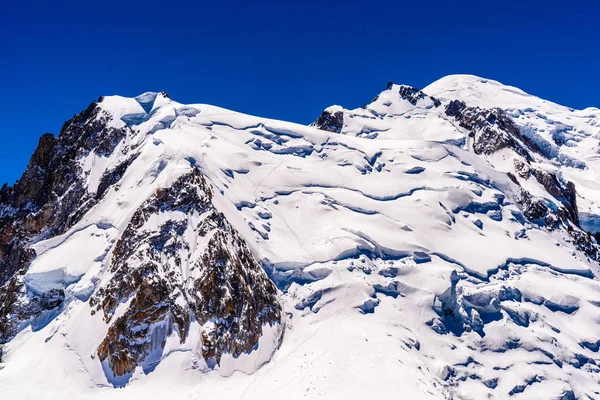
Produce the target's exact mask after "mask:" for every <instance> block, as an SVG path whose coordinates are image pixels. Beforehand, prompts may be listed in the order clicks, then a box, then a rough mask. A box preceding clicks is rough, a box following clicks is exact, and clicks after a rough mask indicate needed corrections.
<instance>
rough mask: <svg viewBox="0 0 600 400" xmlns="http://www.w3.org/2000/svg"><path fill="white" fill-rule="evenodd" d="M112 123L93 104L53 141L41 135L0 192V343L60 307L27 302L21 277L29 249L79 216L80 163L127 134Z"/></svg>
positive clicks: (83, 193)
mask: <svg viewBox="0 0 600 400" xmlns="http://www.w3.org/2000/svg"><path fill="white" fill-rule="evenodd" d="M111 119H112V117H111V115H110V114H108V113H107V112H105V111H104V110H102V108H101V107H99V105H98V103H96V102H93V103H92V104H90V106H89V107H88V108H87V109H86V110H84V111H83V112H81V113H80V114H77V115H75V116H74V117H73V118H72V119H70V120H68V121H67V122H65V123H64V125H63V127H62V129H61V131H60V134H59V135H58V137H57V138H56V137H54V136H53V135H52V134H49V133H48V134H45V135H43V136H42V137H41V138H40V141H39V144H38V147H37V148H36V150H35V152H34V153H33V156H32V157H31V160H30V162H29V165H28V167H27V169H26V171H25V172H24V173H23V176H22V177H21V178H20V179H19V180H18V181H17V182H16V183H15V184H14V186H13V187H10V186H8V185H4V186H3V187H2V189H1V190H0V343H2V342H4V341H6V340H9V339H10V338H11V337H12V336H13V335H14V334H15V333H16V330H17V328H18V326H19V325H20V323H21V322H23V321H26V320H28V319H30V318H33V317H35V316H37V315H39V314H40V313H41V312H43V311H44V310H48V309H52V308H56V307H58V306H59V305H60V304H61V303H62V300H61V301H54V300H53V301H45V300H44V299H45V297H44V296H46V294H36V295H35V296H33V297H31V298H28V295H27V293H26V290H25V288H24V286H23V275H24V273H25V271H26V269H27V267H28V266H29V263H30V262H31V260H32V259H33V258H34V257H35V252H34V251H33V250H32V249H30V245H31V244H32V243H35V242H36V241H38V240H42V239H46V238H49V237H52V236H55V235H59V234H61V233H63V232H65V231H66V230H67V229H68V228H70V227H71V226H72V225H73V224H74V223H76V222H77V220H78V218H80V217H81V216H82V215H83V214H84V213H83V212H79V213H78V212H77V211H78V209H79V208H80V207H82V205H84V204H85V203H86V199H87V198H88V197H89V196H91V195H90V194H89V193H88V190H87V188H86V186H85V182H84V176H83V174H82V171H81V166H80V163H79V161H80V160H81V159H82V158H83V157H85V156H87V155H88V154H90V153H91V152H94V153H96V154H97V155H98V156H108V155H110V154H112V152H113V151H114V149H115V147H116V146H117V144H118V143H119V142H120V141H121V140H122V139H123V138H124V137H125V136H126V135H127V133H128V129H126V128H123V129H118V128H114V127H112V126H111V125H110V124H109V122H110V121H111ZM40 296H41V297H40ZM51 297H52V298H53V299H58V298H60V296H58V295H56V294H51ZM36 299H37V300H36ZM38 300H39V301H38Z"/></svg>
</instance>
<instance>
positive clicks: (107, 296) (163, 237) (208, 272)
mask: <svg viewBox="0 0 600 400" xmlns="http://www.w3.org/2000/svg"><path fill="white" fill-rule="evenodd" d="M166 213H168V214H169V215H179V218H177V219H168V220H167V221H166V222H163V223H161V224H160V226H154V227H152V226H147V225H146V222H147V221H149V220H151V219H152V218H155V219H157V220H161V221H162V220H163V219H164V216H165V215H166ZM161 216H163V217H161ZM183 271H186V272H183ZM110 272H111V273H113V274H114V275H113V277H112V279H111V280H110V281H109V282H108V283H107V284H106V285H105V286H103V287H101V288H100V289H99V290H98V291H97V292H96V294H95V295H94V296H93V297H92V298H91V299H90V305H91V306H92V308H93V310H92V313H95V312H98V311H101V312H102V313H103V316H104V320H105V321H106V322H107V323H109V322H112V324H111V326H110V328H109V330H108V333H107V335H106V337H105V338H104V340H103V341H102V343H101V344H100V346H99V347H98V355H99V357H100V360H102V361H104V360H108V365H109V366H110V368H111V369H112V370H113V372H114V373H115V374H116V375H124V374H127V373H129V372H132V371H133V370H134V369H135V368H136V367H137V366H138V365H141V364H143V362H144V361H145V360H146V358H147V357H148V355H149V354H150V353H151V352H153V351H156V350H157V349H159V350H160V349H162V347H163V346H164V343H165V340H166V337H167V336H168V334H170V333H171V332H172V331H173V330H176V331H177V332H178V335H179V338H180V341H181V343H183V342H185V341H186V339H187V338H188V335H189V332H190V324H191V323H192V321H196V322H197V323H198V324H200V325H201V326H203V328H202V333H201V337H200V338H197V339H198V340H199V341H200V342H201V343H202V356H203V357H204V358H205V359H206V360H211V359H212V360H214V361H215V362H216V363H219V362H220V358H221V356H222V355H223V354H225V353H228V354H231V355H233V356H238V355H240V354H241V353H244V352H248V351H250V350H251V349H252V348H254V346H256V344H257V343H258V339H259V337H260V336H261V334H262V327H263V325H264V324H271V325H272V324H276V323H278V322H279V321H280V319H281V307H280V305H279V302H278V300H277V290H276V288H275V286H274V285H273V283H272V282H271V281H270V280H269V278H268V277H267V275H266V273H265V272H264V270H263V269H262V267H261V265H260V264H259V263H258V262H257V261H256V260H255V258H254V256H253V255H252V253H251V252H250V251H249V249H248V247H247V246H246V243H245V242H244V240H243V239H242V238H241V236H240V235H239V234H238V233H237V232H236V231H235V229H234V228H233V227H232V226H231V225H230V224H229V223H228V222H227V220H226V219H225V217H224V216H223V214H221V213H219V212H218V211H217V210H216V209H215V208H214V206H213V205H212V192H211V190H210V188H209V186H208V184H207V182H206V180H205V178H204V176H203V175H202V174H201V173H200V172H199V171H198V170H197V169H194V170H193V171H192V172H190V173H189V174H186V175H184V176H182V177H180V178H179V179H178V180H177V181H176V182H175V183H174V184H173V185H172V186H171V187H169V188H166V189H159V190H157V191H156V193H155V194H154V195H153V196H152V197H150V198H149V199H148V200H147V201H146V202H145V203H144V204H143V205H142V206H141V207H140V208H139V209H138V210H137V211H136V212H135V214H134V215H133V217H132V219H131V221H130V223H129V226H128V227H127V229H126V230H125V232H124V233H123V234H122V236H121V238H120V239H119V241H118V242H117V244H116V246H115V249H114V252H113V256H112V262H111V267H110ZM128 298H133V300H132V301H131V303H130V305H129V307H128V309H127V310H126V311H125V313H124V314H123V315H122V316H120V317H119V318H116V320H113V314H114V312H115V310H116V308H117V307H118V306H119V304H121V303H122V302H123V301H125V300H126V299H128Z"/></svg>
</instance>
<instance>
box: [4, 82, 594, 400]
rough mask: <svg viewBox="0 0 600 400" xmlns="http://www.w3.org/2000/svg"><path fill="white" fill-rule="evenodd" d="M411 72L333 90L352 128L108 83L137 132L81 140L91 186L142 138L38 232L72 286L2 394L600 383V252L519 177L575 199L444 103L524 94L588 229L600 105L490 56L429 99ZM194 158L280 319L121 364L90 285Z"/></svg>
mask: <svg viewBox="0 0 600 400" xmlns="http://www.w3.org/2000/svg"><path fill="white" fill-rule="evenodd" d="M403 88H406V87H404V86H398V85H391V86H390V87H388V89H387V90H386V91H384V92H382V93H381V94H380V95H379V96H378V97H377V98H376V99H375V100H374V101H373V102H372V103H370V104H369V105H367V106H366V108H364V109H356V110H345V109H343V108H341V107H339V106H335V107H331V108H329V109H328V110H326V111H328V112H329V113H330V114H331V115H333V114H335V113H341V114H340V115H341V117H340V118H341V119H343V124H342V125H341V126H339V132H335V131H333V132H332V131H327V130H321V129H317V127H314V126H311V127H306V126H302V125H298V124H293V123H289V122H283V121H276V120H270V119H265V118H259V117H253V116H248V115H244V114H240V113H236V112H233V111H229V110H225V109H222V108H218V107H214V106H210V105H204V104H191V105H183V104H179V103H177V102H176V101H173V100H171V99H169V98H168V97H167V96H165V95H163V94H158V93H145V94H143V95H141V96H138V97H136V98H123V97H119V96H108V97H105V98H103V100H102V101H101V102H100V103H99V106H100V107H101V108H102V109H103V110H104V111H106V112H107V113H109V114H110V115H111V116H112V119H111V121H110V124H111V126H113V127H115V128H123V127H128V129H130V130H131V132H130V133H129V134H128V136H127V137H126V138H124V139H123V140H122V141H121V142H120V143H119V145H118V146H117V147H116V149H115V150H114V151H113V152H112V153H111V154H110V155H108V156H104V155H98V154H97V153H94V152H92V153H90V154H89V155H87V156H86V157H82V158H81V159H80V161H79V162H80V165H81V171H83V172H82V173H83V174H84V176H85V179H86V182H87V190H88V191H89V192H90V193H97V192H98V190H99V186H100V184H101V180H102V176H103V175H104V174H105V172H106V171H110V170H111V169H114V168H116V167H118V166H119V165H122V163H123V160H125V159H128V158H129V157H131V156H132V155H133V154H135V157H134V158H133V160H132V161H130V162H129V164H128V165H127V166H126V170H125V172H124V173H123V174H122V175H121V176H120V179H119V181H118V183H117V184H115V185H113V186H110V187H109V188H108V189H107V191H106V193H105V194H104V196H103V197H102V198H101V199H100V200H99V201H98V202H97V204H95V205H94V206H93V207H92V208H90V209H89V211H87V212H86V214H85V215H84V216H83V218H81V220H79V222H77V223H75V224H74V225H73V226H72V227H70V228H69V229H68V230H67V231H66V232H64V233H63V234H61V235H58V236H55V237H51V238H48V239H45V240H41V241H38V242H36V243H35V244H34V245H33V248H34V250H35V251H36V254H37V256H36V258H35V259H34V260H33V262H32V263H31V266H30V267H29V269H28V270H27V272H26V274H25V276H24V281H25V285H26V287H27V291H28V293H29V294H30V295H32V294H34V293H41V292H44V291H48V290H51V289H61V290H64V291H65V301H64V304H63V305H62V306H61V307H59V308H58V309H55V310H53V311H50V312H47V313H45V314H43V315H42V316H41V317H39V318H37V319H35V320H33V321H29V322H28V323H26V324H24V325H23V326H22V327H21V330H20V331H19V333H18V334H17V335H16V337H14V339H12V340H11V341H9V342H8V343H7V344H5V345H4V347H3V358H2V363H1V364H0V393H3V395H5V396H6V398H11V399H12V398H14V399H21V398H22V399H27V398H37V397H40V396H43V397H44V398H49V399H52V398H65V396H69V397H72V398H82V399H84V398H85V399H87V398H89V399H96V398H108V397H110V398H115V399H119V398H124V399H125V398H147V399H153V398H157V399H158V398H164V397H169V398H198V399H200V398H204V397H206V396H211V395H212V396H214V395H217V396H218V397H219V398H232V399H238V398H245V399H263V398H275V397H285V398H317V397H319V396H320V397H325V398H365V397H375V398H379V397H384V396H394V397H399V396H401V397H406V398H419V399H420V398H423V399H426V398H432V399H433V398H440V399H444V398H460V399H469V398H472V399H480V398H498V399H501V398H508V397H514V398H515V399H527V398H531V399H533V398H557V399H559V398H562V399H570V398H600V380H599V378H598V376H599V375H598V373H599V372H600V368H599V367H598V365H597V364H598V363H599V362H600V357H599V356H598V350H599V346H600V319H598V312H599V311H600V309H599V307H600V281H598V276H599V274H600V267H599V264H598V262H597V261H596V260H594V259H593V258H592V257H590V255H589V254H588V253H586V252H585V251H583V250H582V249H581V248H578V247H577V246H576V245H575V244H574V242H573V237H572V236H571V234H570V231H568V229H567V227H566V225H564V226H563V225H560V226H559V227H558V228H556V229H550V228H548V227H545V226H543V225H539V224H536V223H533V222H532V221H530V220H528V217H527V216H526V215H524V210H523V207H522V203H521V202H520V197H519V196H520V195H521V194H520V193H521V187H523V188H525V189H527V190H528V191H529V192H530V193H531V194H532V195H534V196H537V197H540V198H543V199H545V201H547V202H548V204H553V205H554V206H553V207H555V208H557V207H560V204H561V203H560V199H556V198H555V197H553V196H552V195H551V194H549V193H548V192H547V190H546V189H545V187H544V186H543V185H542V184H540V183H539V182H537V181H535V179H534V178H532V177H531V178H529V179H526V178H522V177H517V178H515V179H516V182H515V180H513V179H511V177H510V176H509V175H508V174H507V172H513V159H514V158H518V159H522V157H521V158H520V156H518V155H515V154H514V153H512V152H511V150H510V149H508V150H506V149H505V150H502V151H499V152H497V153H494V154H489V155H481V154H475V153H474V152H473V151H472V148H470V147H469V139H468V134H467V133H466V132H465V130H464V129H463V128H462V127H461V126H459V124H458V123H457V122H456V121H455V120H453V119H452V118H450V117H449V116H448V115H446V114H445V113H444V107H446V105H447V104H448V103H449V102H450V101H451V100H456V99H458V100H462V101H464V102H465V103H466V104H467V105H468V106H471V107H481V108H493V107H499V108H501V109H503V110H505V111H506V113H508V114H509V115H510V116H511V118H512V119H513V120H514V122H515V124H516V125H517V126H518V127H519V128H520V129H521V131H522V132H524V134H525V135H527V137H528V138H530V139H531V140H532V141H533V142H535V143H537V144H539V145H540V148H542V149H544V150H545V151H547V153H545V154H541V153H540V154H538V153H536V154H535V159H534V160H533V161H532V162H531V167H532V168H540V169H542V170H544V171H551V172H552V173H554V174H556V175H557V176H558V177H559V178H560V179H559V180H561V181H562V180H564V181H565V182H566V181H572V182H574V183H575V187H576V191H577V206H578V209H579V216H580V218H581V221H582V227H583V228H584V229H586V230H588V231H590V232H592V233H595V232H596V228H597V227H598V226H600V224H599V223H598V220H599V217H598V216H599V215H600V209H598V201H600V192H599V190H600V186H599V185H598V184H597V182H598V175H597V174H596V168H597V163H598V161H597V160H598V157H597V155H596V154H597V153H598V150H597V147H598V134H599V133H600V110H598V109H593V108H590V109H586V110H572V109H569V108H566V107H562V106H559V105H556V104H553V103H550V102H547V101H544V100H542V99H539V98H537V97H534V96H531V95H528V94H526V93H524V92H522V91H521V90H519V89H516V88H513V87H510V86H504V85H502V84H500V83H498V82H495V81H491V80H485V79H481V78H478V77H473V76H458V75H457V76H450V77H446V78H443V79H441V80H439V81H437V82H434V83H433V84H431V85H429V86H428V87H426V88H424V89H423V94H424V96H422V97H419V96H420V95H419V94H418V92H417V94H416V95H415V98H414V99H413V98H412V97H410V96H412V95H414V94H415V93H413V92H410V91H406V89H403ZM403 93H404V95H403ZM436 102H439V104H436ZM195 168H197V169H199V170H200V171H201V172H202V174H204V175H205V176H206V178H207V179H208V181H209V183H210V185H211V186H212V188H213V193H214V197H213V200H212V201H213V204H214V206H215V207H216V208H217V209H218V211H220V212H222V213H223V214H224V215H225V217H226V218H227V220H228V221H229V222H230V223H231V224H232V225H233V226H234V227H235V229H236V230H237V231H238V232H239V233H240V235H241V236H242V237H243V238H244V239H245V241H246V242H247V243H248V246H249V247H250V248H251V250H252V252H253V254H254V255H255V256H256V257H257V259H259V260H260V261H261V263H262V266H263V268H264V269H265V271H266V272H267V274H268V276H269V277H270V278H271V280H272V281H273V282H274V283H275V285H276V286H277V288H278V294H279V298H280V301H281V303H282V307H283V311H284V314H285V316H284V318H283V321H282V324H281V325H275V326H265V329H264V330H263V334H262V336H261V337H260V341H259V343H258V345H257V346H256V347H255V348H254V349H253V350H252V351H250V352H247V353H244V354H242V355H240V356H239V357H232V356H227V355H226V356H224V357H223V359H222V361H221V363H220V365H213V364H211V363H210V362H208V360H205V359H203V358H202V353H201V352H200V351H199V350H198V346H199V344H198V343H195V342H190V341H187V342H185V343H183V344H182V343H180V340H179V339H180V338H179V336H178V332H176V331H173V332H172V333H170V334H167V336H168V337H167V338H166V344H165V346H164V349H162V350H161V352H159V353H158V355H157V356H153V357H154V358H153V359H152V360H151V361H152V367H151V368H149V367H148V365H146V364H144V365H140V366H139V367H138V368H136V369H135V371H134V372H133V373H132V374H130V375H127V376H124V377H121V376H115V375H114V374H113V372H112V371H110V369H107V366H106V364H104V363H101V362H100V360H99V359H98V356H97V348H98V346H99V344H100V342H101V341H102V338H103V336H104V335H105V334H106V331H107V329H108V325H107V324H106V323H105V322H104V321H103V320H102V318H101V317H100V315H99V314H95V315H91V313H90V311H91V308H92V307H91V305H90V302H89V299H90V296H92V295H93V293H95V292H96V291H97V290H98V288H100V287H102V286H103V285H105V284H106V282H107V280H108V279H109V276H110V273H109V272H108V271H109V269H110V265H111V254H112V253H113V252H114V247H115V243H116V241H117V240H118V239H119V237H120V236H121V235H123V232H124V231H125V230H126V228H127V226H128V224H129V223H130V221H131V219H132V216H133V214H134V212H135V211H136V210H137V209H139V208H140V206H142V204H143V203H144V201H146V199H148V198H149V197H150V196H151V195H152V194H153V193H155V192H156V191H157V189H160V188H167V187H169V186H170V185H172V184H173V182H175V181H176V180H177V179H178V178H179V177H181V176H184V175H185V174H186V173H189V172H190V171H192V170H194V169H195ZM153 218H163V219H172V220H180V219H182V218H183V216H181V215H178V214H177V215H176V214H159V216H157V217H153ZM162 222H164V221H162ZM162 222H161V221H149V222H148V221H147V222H146V223H148V224H151V225H152V226H155V225H156V226H158V224H160V223H162ZM598 229H600V228H598ZM590 240H592V241H593V243H594V245H595V239H590ZM198 246H200V245H198ZM125 307H126V305H125V304H121V305H119V307H118V308H117V310H116V315H119V313H123V312H124V310H125ZM191 329H201V328H200V327H198V326H195V327H192V328H191ZM193 336H194V335H190V337H193ZM190 340H191V339H190ZM32 382H35V384H32ZM115 387H118V388H115ZM586 396H587V397H586Z"/></svg>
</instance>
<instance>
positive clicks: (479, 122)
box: [446, 100, 541, 161]
mask: <svg viewBox="0 0 600 400" xmlns="http://www.w3.org/2000/svg"><path fill="white" fill-rule="evenodd" d="M446 115H448V116H450V117H453V118H454V119H455V120H456V121H458V123H459V125H460V126H461V127H462V128H464V129H466V130H467V133H468V135H469V137H471V138H473V151H474V152H475V154H485V155H490V154H494V153H496V152H497V151H499V150H502V149H505V148H511V149H513V150H514V151H515V152H516V153H517V154H519V155H521V156H522V157H524V158H525V159H526V160H528V161H531V160H532V159H533V158H532V156H531V154H530V151H535V152H541V150H540V149H539V148H538V146H537V145H536V144H535V143H533V142H531V141H530V140H529V139H527V138H526V137H525V136H523V135H522V134H521V132H520V130H519V128H518V127H517V126H516V125H515V123H514V122H513V121H512V119H511V118H510V117H509V116H508V114H506V112H504V110H502V109H500V108H493V109H490V110H488V109H484V108H479V107H468V106H467V105H466V104H465V102H463V101H460V100H452V101H451V102H450V103H448V105H447V106H446Z"/></svg>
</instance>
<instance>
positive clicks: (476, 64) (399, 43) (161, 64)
mask: <svg viewBox="0 0 600 400" xmlns="http://www.w3.org/2000/svg"><path fill="white" fill-rule="evenodd" d="M525 3H533V2H527V1H495V2H486V1H477V2H475V1H417V0H413V1H410V2H402V1H398V0H396V1H385V2H384V1H376V0H375V1H362V2H354V1H344V2H342V1H312V0H307V1H304V2H287V1H269V2H250V1H239V2H238V1H194V2H187V1H168V0H163V1H160V2H158V1H153V0H148V1H143V2H133V1H128V0H121V1H118V2H114V1H112V0H110V1H78V2H72V3H66V2H61V1H58V2H56V3H54V4H53V3H52V2H47V3H41V2H39V3H38V1H37V0H34V1H31V2H27V1H23V2H19V1H10V2H5V3H4V4H3V6H2V10H1V11H0V38H1V39H0V89H1V91H2V93H1V96H0V121H1V125H0V140H1V146H0V182H4V181H8V182H9V183H12V182H14V180H16V179H17V178H18V177H19V176H20V174H21V173H22V172H23V170H24V169H25V167H26V165H27V162H28V160H29V157H30V156H31V153H32V152H33V150H34V148H35V146H36V144H37V140H38V138H39V136H40V135H41V134H43V133H44V132H52V133H55V134H57V133H58V131H59V129H60V126H61V125H62V122H63V121H64V120H66V119H68V118H69V117H71V116H72V115H73V114H74V113H76V112H79V111H80V110H82V109H83V108H85V107H86V106H87V105H88V104H89V103H90V102H91V101H92V100H94V99H96V98H98V96H99V95H107V94H120V95H125V96H135V95H137V94H140V93H142V92H145V91H160V90H164V91H167V92H168V93H169V94H170V96H171V97H172V98H174V99H175V100H177V101H179V102H183V103H192V102H196V103H210V104H216V105H219V106H222V107H226V108H230V109H234V110H237V111H241V112H245V113H249V114H255V115H261V116H267V117H272V118H278V119H285V120H291V121H296V122H300V123H310V122H311V121H312V120H314V119H315V118H316V117H317V116H318V115H319V113H320V112H321V111H322V109H323V108H325V107H327V106H329V105H331V104H341V105H343V106H345V107H349V108H350V107H352V108H353V107H358V106H361V105H362V104H363V103H365V102H368V101H370V100H371V99H372V98H373V97H374V95H376V94H377V93H378V92H380V91H381V90H383V89H384V88H385V85H386V83H387V82H388V81H389V80H391V81H394V82H396V83H405V84H410V85H413V86H417V87H423V86H425V85H427V84H428V83H430V82H432V81H434V80H436V79H438V78H440V77H442V76H444V75H448V74H454V73H469V74H475V75H480V76H483V77H487V78H491V79H496V80H499V81H501V82H503V83H507V84H511V85H514V86H518V87H520V88H522V89H524V90H525V91H527V92H530V93H533V94H536V95H538V96H540V97H543V98H546V99H549V100H553V101H556V102H558V103H561V104H565V105H568V106H572V107H576V108H585V107H587V106H600V98H599V96H598V93H600V28H599V25H600V22H599V21H598V15H600V6H598V5H596V2H594V1H592V0H588V1H586V2H578V1H568V2H560V3H559V2H554V1H546V2H539V3H538V2H536V3H538V4H525Z"/></svg>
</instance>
